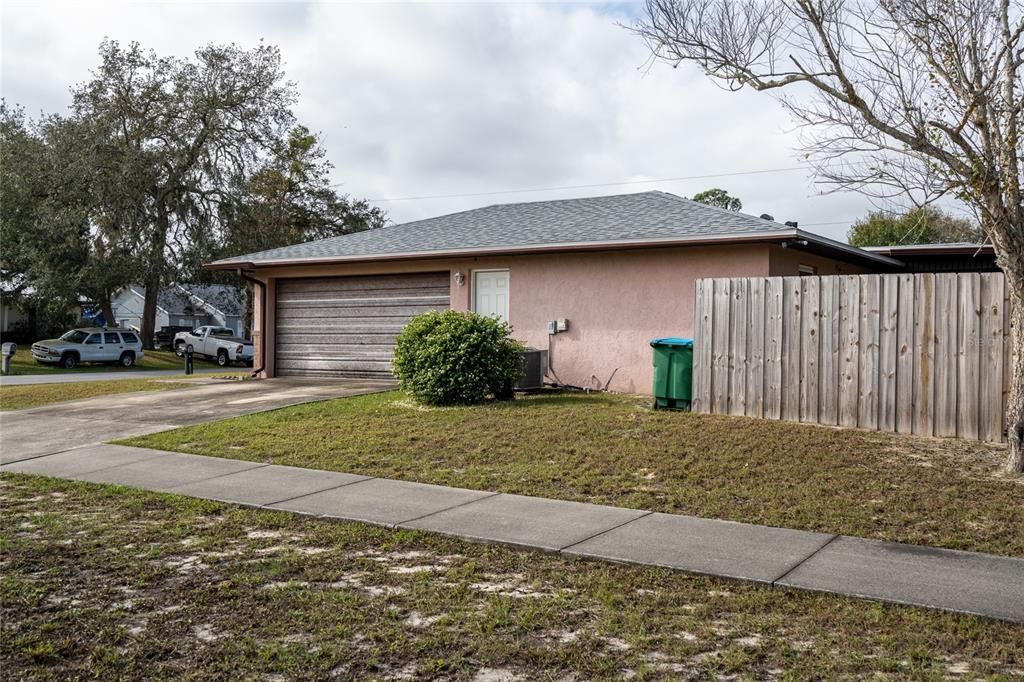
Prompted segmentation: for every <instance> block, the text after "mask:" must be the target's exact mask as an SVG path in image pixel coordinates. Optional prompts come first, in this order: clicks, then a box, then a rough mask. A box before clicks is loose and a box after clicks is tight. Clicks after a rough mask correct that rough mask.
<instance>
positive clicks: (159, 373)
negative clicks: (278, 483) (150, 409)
mask: <svg viewBox="0 0 1024 682" xmlns="http://www.w3.org/2000/svg"><path fill="white" fill-rule="evenodd" d="M246 369H249V368H248V367H224V368H223V369H221V368H217V369H197V370H196V372H195V373H196V374H225V373H228V372H239V371H242V370H246ZM184 373H185V372H184V370H181V369H148V370H147V369H137V370H131V371H125V372H118V371H111V372H67V373H64V372H62V373H60V374H18V375H14V376H5V375H0V386H27V385H30V384H73V383H77V382H79V381H117V380H118V379H152V378H156V377H173V376H180V375H183V374H184Z"/></svg>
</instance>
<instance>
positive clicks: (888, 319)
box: [878, 275, 900, 431]
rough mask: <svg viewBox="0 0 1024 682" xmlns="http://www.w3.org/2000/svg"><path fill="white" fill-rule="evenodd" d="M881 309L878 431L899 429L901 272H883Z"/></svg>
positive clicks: (879, 318) (879, 327) (879, 315)
mask: <svg viewBox="0 0 1024 682" xmlns="http://www.w3.org/2000/svg"><path fill="white" fill-rule="evenodd" d="M879 282H880V284H881V305H880V307H879V310H878V430H879V431H895V430H896V360H897V357H898V356H897V352H896V330H897V327H898V326H899V317H900V308H899V302H900V299H899V286H900V284H899V283H900V279H899V275H881V276H880V277H879Z"/></svg>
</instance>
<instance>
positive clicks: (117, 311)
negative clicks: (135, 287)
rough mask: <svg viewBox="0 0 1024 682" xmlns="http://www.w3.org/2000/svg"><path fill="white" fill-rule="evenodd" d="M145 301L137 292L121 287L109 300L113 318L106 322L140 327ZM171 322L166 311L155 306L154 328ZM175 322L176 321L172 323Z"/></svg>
mask: <svg viewBox="0 0 1024 682" xmlns="http://www.w3.org/2000/svg"><path fill="white" fill-rule="evenodd" d="M144 303H145V301H143V299H142V297H141V296H139V295H138V294H136V293H134V292H133V291H131V290H130V289H122V290H121V291H119V292H117V293H116V294H114V297H113V298H112V299H111V301H110V307H111V308H112V312H113V313H114V319H113V320H108V321H107V324H110V325H119V326H122V327H133V328H135V329H142V309H143V305H144ZM169 324H172V322H170V320H169V318H168V317H167V313H166V311H163V310H160V309H159V308H157V311H156V326H155V327H154V328H155V329H160V328H161V327H166V326H167V325H169ZM174 324H176V323H174Z"/></svg>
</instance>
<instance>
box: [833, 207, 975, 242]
mask: <svg viewBox="0 0 1024 682" xmlns="http://www.w3.org/2000/svg"><path fill="white" fill-rule="evenodd" d="M981 239H982V234H981V229H980V228H979V227H978V226H977V225H975V224H974V223H973V222H971V221H970V220H967V219H966V218H957V217H955V216H951V215H949V214H948V213H946V212H944V211H942V210H940V209H937V208H935V207H933V206H924V207H922V208H915V209H912V210H910V211H907V212H906V213H903V214H902V215H893V214H891V213H887V212H885V211H874V212H872V213H869V214H868V216H867V218H864V219H863V220H859V221H857V222H856V223H854V225H853V227H851V228H850V232H849V234H848V235H847V241H849V242H850V244H852V245H853V246H896V245H899V244H949V243H952V242H970V243H978V242H979V241H980V240H981Z"/></svg>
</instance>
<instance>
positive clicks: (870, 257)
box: [796, 229, 905, 268]
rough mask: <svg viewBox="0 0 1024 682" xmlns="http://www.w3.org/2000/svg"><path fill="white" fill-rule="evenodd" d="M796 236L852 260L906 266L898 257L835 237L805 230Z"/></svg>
mask: <svg viewBox="0 0 1024 682" xmlns="http://www.w3.org/2000/svg"><path fill="white" fill-rule="evenodd" d="M796 236H797V238H798V239H803V240H806V241H807V242H809V243H813V244H816V245H818V246H820V247H824V248H826V249H828V250H831V251H837V252H839V253H842V254H844V255H846V257H847V258H848V259H850V260H856V261H860V262H865V263H874V264H878V265H886V266H889V267H896V268H901V267H904V265H905V263H903V261H901V260H897V259H896V258H890V257H889V256H885V255H883V254H880V253H872V252H871V251H866V250H864V249H862V248H859V247H856V246H851V245H849V244H844V243H843V242H837V241H836V240H834V239H829V238H828V237H822V236H821V235H820V234H814V233H813V232H805V231H804V230H799V229H798V230H796Z"/></svg>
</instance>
